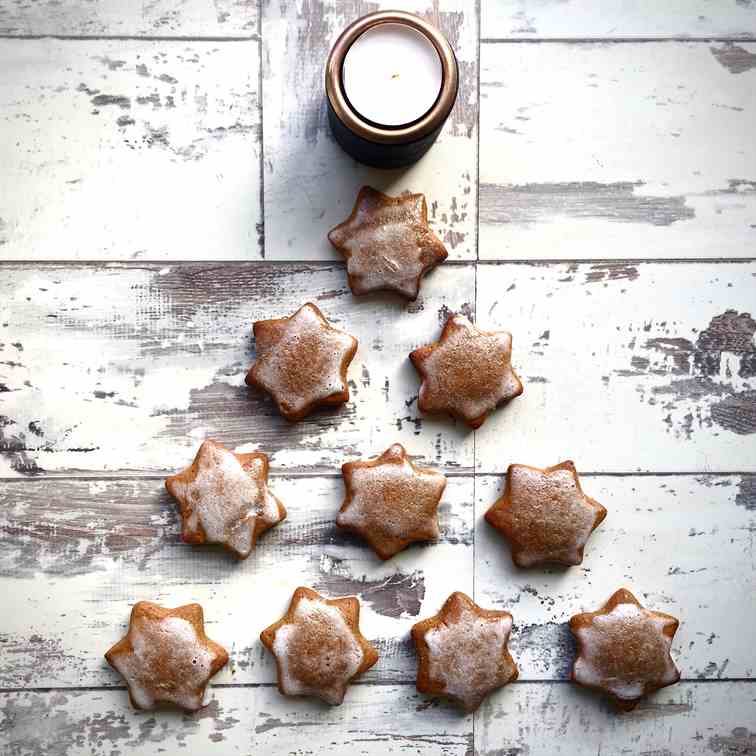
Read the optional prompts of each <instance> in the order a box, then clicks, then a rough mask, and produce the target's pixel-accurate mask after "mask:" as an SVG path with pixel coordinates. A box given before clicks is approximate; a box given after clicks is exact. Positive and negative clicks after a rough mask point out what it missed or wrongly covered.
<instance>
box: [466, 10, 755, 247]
mask: <svg viewBox="0 0 756 756" xmlns="http://www.w3.org/2000/svg"><path fill="white" fill-rule="evenodd" d="M555 7H556V6H555ZM559 8H560V10H559V12H560V13H565V14H567V11H566V10H563V9H562V7H561V6H559ZM749 12H750V11H749ZM753 15H754V16H755V17H756V6H754V13H753ZM755 132H756V44H746V43H743V44H721V43H712V44H705V43H683V42H664V43H649V44H561V43H541V44H526V45H520V44H515V45H507V44H489V45H483V46H482V48H481V142H480V166H481V169H480V182H481V186H480V224H481V225H480V257H481V258H482V259H512V258H514V259H533V258H537V259H554V258H561V259H579V258H593V259H604V258H617V259H622V258H625V259H634V258H649V257H650V258H711V257H753V256H754V255H755V254H756V149H755V148H754V139H753V134H754V133H755Z"/></svg>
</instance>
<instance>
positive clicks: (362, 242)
mask: <svg viewBox="0 0 756 756" xmlns="http://www.w3.org/2000/svg"><path fill="white" fill-rule="evenodd" d="M328 238H329V239H330V241H331V243H332V244H333V245H334V247H335V248H336V249H337V250H338V251H339V252H341V254H342V255H343V256H344V257H345V258H346V260H347V275H348V278H349V285H350V287H351V289H352V292H353V293H354V294H367V293H369V292H372V291H380V290H391V291H396V292H398V293H399V294H401V295H402V296H404V297H407V298H408V299H415V298H416V297H417V295H418V292H419V289H420V281H421V279H422V276H423V274H424V273H426V272H427V271H428V270H429V269H431V268H433V267H434V266H436V265H438V264H439V263H441V262H443V261H444V260H445V259H446V257H447V254H448V253H447V251H446V248H445V247H444V245H443V243H442V242H441V240H440V239H439V238H438V237H436V235H435V234H434V233H433V231H431V229H430V227H429V226H428V209H427V205H426V202H425V198H424V196H423V195H422V194H404V195H402V196H400V197H389V196H387V195H385V194H383V193H382V192H378V191H376V190H374V189H371V188H370V187H363V188H362V189H361V190H360V192H359V194H358V196H357V201H356V202H355V205H354V209H353V210H352V213H351V215H350V216H349V218H347V220H346V221H344V222H343V223H340V224H339V225H338V226H336V227H335V228H333V229H331V231H330V232H329V234H328Z"/></svg>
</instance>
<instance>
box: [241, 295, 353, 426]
mask: <svg viewBox="0 0 756 756" xmlns="http://www.w3.org/2000/svg"><path fill="white" fill-rule="evenodd" d="M254 334H255V348H256V352H257V354H256V360H255V362H254V364H253V365H252V367H251V368H250V369H249V372H248V373H247V378H246V382H247V385H248V386H255V387H257V388H259V389H262V390H263V391H266V392H267V393H268V394H270V395H271V396H272V397H273V400H274V401H275V403H276V405H277V406H278V410H279V412H280V413H281V414H282V415H283V416H284V417H285V418H286V419H287V420H291V421H294V420H301V419H302V418H303V417H306V416H307V415H309V414H310V412H312V410H314V409H315V408H316V407H320V406H324V405H334V404H343V403H344V402H348V401H349V386H348V385H347V368H348V367H349V363H350V362H351V361H352V358H353V357H354V355H355V352H356V351H357V339H355V338H354V337H352V336H350V335H349V334H348V333H344V332H343V331H339V330H337V329H336V328H333V327H332V326H331V325H330V324H329V322H328V321H327V320H326V319H325V317H323V313H322V312H320V310H319V309H318V308H317V307H316V306H315V305H314V304H310V303H308V304H305V305H303V306H302V307H300V308H299V309H298V310H297V311H296V312H295V313H294V314H293V315H292V316H290V317H288V318H278V319H276V320H258V321H257V322H256V323H255V325H254Z"/></svg>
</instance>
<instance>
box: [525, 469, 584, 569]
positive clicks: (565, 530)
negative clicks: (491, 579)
mask: <svg viewBox="0 0 756 756" xmlns="http://www.w3.org/2000/svg"><path fill="white" fill-rule="evenodd" d="M510 486H511V497H512V501H513V506H512V513H511V516H512V524H513V527H514V528H517V529H519V532H520V534H523V533H525V532H526V531H527V530H528V529H532V533H533V536H534V537H533V538H532V539H530V541H529V542H526V539H525V538H523V539H522V541H521V543H520V544H519V548H518V550H517V555H518V563H519V564H520V565H521V566H523V567H528V566H530V565H534V564H538V563H539V562H542V561H544V560H548V559H556V558H558V559H559V560H560V561H562V562H564V563H567V564H580V561H581V550H582V548H583V547H584V546H585V544H586V542H587V541H588V537H589V536H590V535H591V532H592V531H593V529H594V527H595V525H596V510H595V509H594V508H593V507H591V506H590V505H588V504H587V503H586V499H587V497H586V496H585V495H584V494H583V493H582V491H580V489H579V488H578V486H577V482H576V478H575V473H574V471H571V470H568V469H557V470H553V471H551V472H549V473H548V474H544V473H543V471H541V470H537V469H535V468H531V467H528V466H526V465H512V467H511V472H510Z"/></svg>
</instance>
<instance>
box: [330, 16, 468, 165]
mask: <svg viewBox="0 0 756 756" xmlns="http://www.w3.org/2000/svg"><path fill="white" fill-rule="evenodd" d="M380 24H398V25H406V26H407V27H410V28H411V29H413V30H414V31H415V32H418V33H419V34H422V35H423V36H424V37H425V38H426V39H427V40H428V41H429V42H430V43H431V44H432V45H433V47H434V48H435V50H436V52H437V53H438V56H439V59H440V63H441V81H440V88H439V90H438V94H437V96H436V98H435V102H433V104H432V105H431V107H430V109H429V110H427V112H425V113H423V114H421V115H419V117H416V118H415V119H414V120H412V121H410V122H408V123H403V124H401V125H398V126H396V125H386V124H381V123H377V122H375V121H372V120H369V119H367V118H366V117H365V116H363V115H362V114H360V113H359V112H358V111H357V110H356V109H355V108H354V107H353V106H352V104H351V103H350V101H349V98H348V97H347V94H346V91H345V87H344V74H343V71H344V60H345V58H346V56H347V53H348V52H349V49H350V48H351V46H352V45H353V44H354V43H355V42H356V40H358V39H359V38H360V37H361V36H362V35H363V34H364V33H365V32H366V31H368V30H369V29H373V27H376V26H378V25H380ZM352 86H355V84H354V82H352ZM458 86H459V72H458V69H457V59H456V57H455V55H454V51H453V50H452V48H451V45H450V44H449V42H448V40H447V39H446V37H445V36H444V35H443V34H442V33H441V32H440V31H439V30H438V29H437V28H436V27H434V26H433V25H431V24H429V23H428V22H427V21H425V20H424V19H422V18H420V17H418V16H415V15H413V14H411V13H404V12H402V11H379V12H377V13H370V14H368V15H367V16H363V17H362V18H359V19H357V20H356V21H355V22H354V23H352V24H350V25H349V26H348V27H347V28H346V29H344V31H343V32H342V33H341V36H340V37H339V38H338V39H337V40H336V43H335V44H334V46H333V48H332V49H331V53H330V55H329V56H328V62H327V65H326V74H325V88H326V100H327V102H328V120H329V123H330V126H331V131H332V132H333V135H334V137H335V139H336V141H337V142H338V143H339V144H340V145H341V147H342V148H343V149H344V150H345V151H346V152H347V153H349V154H350V155H351V156H352V157H353V158H355V159H356V160H358V161H359V162H361V163H365V164H366V165H370V166H373V167H375V168H401V167H402V166H407V165H410V164H412V163H414V162H416V161H417V160H419V159H420V158H421V157H422V156H423V155H424V154H425V153H426V152H427V151H428V150H429V149H430V147H431V145H432V144H433V142H434V141H435V140H436V137H437V136H438V134H439V132H440V131H441V128H442V127H443V125H444V123H445V122H446V119H447V118H448V117H449V113H451V110H452V108H453V107H454V102H455V100H456V98H457V89H458ZM405 94H406V92H405ZM423 94H424V95H425V94H427V93H425V92H423ZM376 96H378V95H376ZM431 96H432V94H431ZM378 110H380V108H378Z"/></svg>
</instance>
